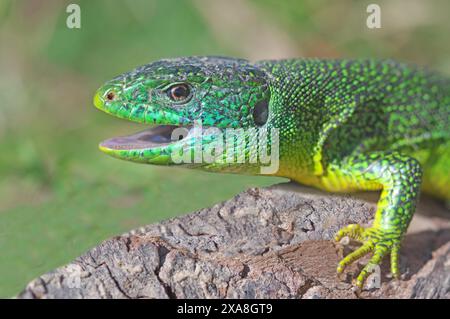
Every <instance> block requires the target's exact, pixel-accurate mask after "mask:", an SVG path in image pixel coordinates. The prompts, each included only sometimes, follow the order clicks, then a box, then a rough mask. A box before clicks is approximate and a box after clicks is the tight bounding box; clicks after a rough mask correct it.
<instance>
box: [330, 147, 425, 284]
mask: <svg viewBox="0 0 450 319" xmlns="http://www.w3.org/2000/svg"><path fill="white" fill-rule="evenodd" d="M329 173H330V175H334V176H340V178H341V180H342V181H343V183H344V184H345V183H347V186H348V187H350V188H352V189H356V190H375V189H381V190H382V191H381V196H380V199H379V201H378V203H377V210H376V213H375V219H374V222H373V225H372V226H371V227H368V228H364V227H362V226H360V225H357V224H353V225H348V226H346V227H344V228H342V229H341V230H339V231H338V233H337V234H336V237H335V239H336V240H337V241H339V240H340V239H341V238H342V237H344V236H348V237H350V238H352V239H355V240H357V241H359V242H361V243H362V246H361V247H359V248H358V249H356V250H355V251H353V252H352V253H350V254H349V255H347V256H346V257H345V258H344V259H342V260H341V261H340V262H339V265H338V267H337V271H338V273H341V272H342V271H343V270H344V268H345V267H346V266H347V265H349V264H351V263H353V262H354V261H356V260H358V259H360V258H361V257H363V256H364V255H366V254H368V253H369V252H373V255H372V257H371V259H370V260H369V262H368V263H367V265H366V266H365V267H364V268H363V269H362V271H361V272H360V274H359V276H358V277H357V279H356V285H357V286H358V287H359V288H362V286H363V284H364V281H365V279H366V278H367V277H368V276H369V274H370V273H371V272H372V271H373V267H374V266H376V265H379V264H380V263H381V261H382V259H383V257H384V256H385V255H387V254H390V256H391V272H392V275H393V276H394V277H398V275H399V269H398V254H399V248H400V242H401V240H402V237H403V235H404V233H405V232H406V230H407V228H408V225H409V222H410V221H411V218H412V216H413V214H414V211H415V208H416V203H417V200H418V197H419V192H420V185H421V178H422V169H421V166H420V164H419V162H418V161H417V160H416V159H414V158H412V157H409V156H405V155H402V154H399V153H395V152H394V153H383V152H375V153H371V154H360V155H356V156H351V157H348V158H345V159H344V160H343V161H341V163H339V164H336V163H333V164H331V165H330V166H329ZM324 178H326V177H324Z"/></svg>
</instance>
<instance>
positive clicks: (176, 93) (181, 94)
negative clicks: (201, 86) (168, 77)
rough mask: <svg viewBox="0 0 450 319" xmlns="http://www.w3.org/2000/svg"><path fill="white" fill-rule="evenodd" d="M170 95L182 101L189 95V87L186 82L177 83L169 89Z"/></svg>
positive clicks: (175, 99)
mask: <svg viewBox="0 0 450 319" xmlns="http://www.w3.org/2000/svg"><path fill="white" fill-rule="evenodd" d="M168 93H169V94H168V95H169V97H170V98H171V99H172V100H174V101H181V100H184V99H186V98H187V97H188V96H189V93H190V92H189V87H188V86H187V85H186V84H177V85H175V86H172V87H171V88H170V89H169V91H168Z"/></svg>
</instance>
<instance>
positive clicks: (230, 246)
mask: <svg viewBox="0 0 450 319" xmlns="http://www.w3.org/2000/svg"><path fill="white" fill-rule="evenodd" d="M377 198H378V194H376V193H370V194H367V193H365V194H360V195H352V196H350V195H336V194H330V193H323V192H320V191H316V190H312V189H309V188H305V187H301V186H298V185H295V184H292V183H287V184H279V185H275V186H272V187H268V188H252V189H249V190H247V191H245V192H243V193H241V194H238V195H237V196H235V197H234V198H232V199H230V200H228V201H225V202H223V203H220V204H217V205H215V206H213V207H211V208H206V209H202V210H199V211H197V212H194V213H191V214H188V215H184V216H181V217H177V218H173V219H170V220H166V221H163V222H161V223H157V224H152V225H149V226H145V227H142V228H140V229H137V230H133V231H131V232H129V233H126V234H124V235H121V236H117V237H114V238H111V239H109V240H106V241H105V242H103V243H101V244H100V245H99V246H97V247H94V248H93V249H91V250H90V251H88V252H87V253H85V254H84V255H82V256H80V257H79V258H77V259H75V260H74V261H73V262H72V263H70V264H68V265H66V266H63V267H60V268H58V269H56V270H54V271H52V272H49V273H47V274H44V275H42V276H40V277H39V278H37V279H35V280H33V281H32V282H31V283H29V284H28V285H27V287H26V288H25V290H24V291H23V292H22V293H20V294H19V296H18V298H358V297H362V298H450V220H449V216H450V214H448V210H447V209H446V208H444V206H443V205H439V204H438V203H437V202H434V201H433V200H431V199H424V200H422V201H421V203H420V205H419V208H418V212H417V213H416V216H415V217H414V220H413V222H412V224H411V226H410V229H409V232H408V234H407V235H406V237H405V240H404V242H403V246H402V249H401V255H400V269H401V273H402V274H403V275H402V279H401V280H397V281H396V280H392V279H390V278H388V276H387V275H388V274H389V260H388V258H387V260H385V261H384V263H383V265H382V267H381V276H379V275H378V274H377V273H374V274H373V275H372V276H371V278H370V280H369V287H368V288H369V289H366V290H363V291H362V292H361V293H360V294H356V293H355V291H354V289H352V285H351V279H352V277H355V275H357V273H358V270H360V269H361V267H362V263H361V262H357V263H355V265H352V266H351V267H349V268H348V270H346V272H345V274H344V275H343V276H341V278H338V277H337V276H336V265H337V263H338V261H339V260H340V259H341V258H342V256H343V255H345V254H347V253H348V252H350V249H354V248H355V247H357V243H350V244H349V245H345V246H344V245H343V243H334V242H333V241H332V238H333V236H334V234H335V232H336V231H337V230H338V229H339V228H341V227H342V226H345V225H346V224H349V223H361V224H365V225H368V224H369V223H370V222H371V220H372V219H373V215H374V212H375V208H376V204H375V203H376V200H377ZM365 261H367V259H365ZM363 262H364V260H363ZM377 279H380V280H381V287H380V288H379V289H378V288H376V287H377Z"/></svg>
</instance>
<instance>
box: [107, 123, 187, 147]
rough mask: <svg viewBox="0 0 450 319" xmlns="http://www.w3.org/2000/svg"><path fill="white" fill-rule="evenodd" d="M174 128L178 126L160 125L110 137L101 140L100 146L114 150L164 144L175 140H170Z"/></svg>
mask: <svg viewBox="0 0 450 319" xmlns="http://www.w3.org/2000/svg"><path fill="white" fill-rule="evenodd" d="M175 128H178V126H173V125H160V126H157V127H153V128H149V129H146V130H144V131H142V132H139V133H136V134H132V135H128V136H120V137H113V138H110V139H108V140H106V141H103V142H102V143H101V144H100V146H101V147H103V148H108V149H114V150H131V149H148V148H153V147H161V146H166V145H169V144H170V143H172V142H175V141H176V140H172V132H173V130H174V129H175ZM187 132H188V130H187V129H186V134H185V136H186V135H187ZM185 136H179V137H178V138H179V139H181V138H184V137H185Z"/></svg>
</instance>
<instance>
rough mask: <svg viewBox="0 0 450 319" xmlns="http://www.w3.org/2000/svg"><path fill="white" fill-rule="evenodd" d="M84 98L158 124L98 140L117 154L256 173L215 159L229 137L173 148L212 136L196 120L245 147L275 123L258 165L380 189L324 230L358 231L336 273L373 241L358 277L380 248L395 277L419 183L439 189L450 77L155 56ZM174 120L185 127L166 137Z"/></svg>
mask: <svg viewBox="0 0 450 319" xmlns="http://www.w3.org/2000/svg"><path fill="white" fill-rule="evenodd" d="M94 104H95V106H96V107H97V108H99V109H100V110H103V111H105V112H107V113H109V114H112V115H114V116H116V117H119V118H124V119H127V120H130V121H135V122H139V123H146V124H162V125H160V126H157V127H152V128H150V129H147V130H146V131H144V132H141V133H138V134H135V135H131V136H127V137H119V138H112V139H109V140H107V141H104V142H103V143H101V144H100V149H101V150H102V151H104V152H105V153H107V154H109V155H112V156H114V157H117V158H120V159H125V160H130V161H134V162H140V163H150V164H157V165H184V166H187V167H190V168H198V169H203V170H207V171H215V172H232V173H240V174H264V173H261V170H259V169H258V167H259V166H258V165H257V164H255V163H250V162H248V161H247V162H245V161H244V162H242V161H241V162H238V161H234V162H232V163H230V162H226V161H224V156H228V155H231V156H232V157H233V156H234V155H237V154H235V153H236V149H237V148H236V144H237V142H236V143H231V144H226V147H225V149H223V150H222V153H220V152H218V151H217V152H215V151H214V152H211V153H210V154H212V156H213V160H212V161H209V162H202V161H194V162H191V163H188V162H184V163H180V162H179V161H175V160H174V157H173V155H174V154H181V153H183V154H186V153H187V154H191V155H192V154H193V153H194V151H195V147H196V146H195V145H198V143H200V149H201V150H205V149H206V148H207V147H208V145H210V144H211V143H212V142H213V141H218V140H219V139H220V138H221V135H219V133H218V132H217V131H214V130H208V131H207V132H208V133H207V134H203V135H198V134H193V133H192V126H193V125H194V124H195V123H196V122H201V124H202V127H203V129H204V130H205V129H207V128H212V127H215V128H218V129H227V128H234V129H242V130H240V131H238V132H240V133H239V134H240V135H241V137H242V138H243V139H242V140H241V142H240V143H239V144H240V146H242V149H243V150H244V154H245V156H246V157H245V158H248V157H249V155H251V154H252V152H254V150H255V145H254V144H255V139H253V137H255V134H256V136H258V138H257V139H256V142H257V143H259V142H261V139H260V138H259V137H260V136H262V135H260V134H261V133H268V132H270V131H271V130H274V129H276V130H277V132H278V141H279V144H278V145H277V146H278V154H279V155H278V159H279V163H278V170H276V171H275V172H271V173H269V174H272V175H276V176H283V177H287V178H290V179H291V180H294V181H297V182H299V183H302V184H306V185H311V186H314V187H318V188H321V189H324V190H327V191H332V192H350V191H360V190H364V191H366V190H381V195H380V199H379V201H378V204H377V210H376V213H375V219H374V221H373V224H372V226H371V227H367V228H365V227H362V226H360V225H357V224H352V225H348V226H346V227H344V228H342V229H341V230H340V231H339V232H338V233H337V234H336V238H335V239H336V240H340V239H341V238H342V237H344V236H348V237H350V238H352V239H355V240H357V241H360V242H361V243H362V245H361V246H360V247H359V248H358V249H356V250H355V251H354V252H352V253H350V254H349V255H347V256H346V257H345V258H343V259H342V261H340V263H339V265H338V268H337V271H338V272H339V273H340V272H342V271H343V270H344V268H345V267H346V266H347V265H349V264H351V263H352V262H354V261H355V260H357V259H359V258H361V257H362V256H364V255H366V254H368V253H372V257H371V259H370V260H369V262H368V263H367V265H366V266H365V267H364V268H363V269H362V270H361V272H360V274H359V276H358V277H357V279H356V285H357V286H358V287H362V286H363V284H364V281H365V279H366V278H367V276H368V275H369V274H370V272H371V270H372V267H374V266H375V265H378V264H379V263H380V262H381V260H382V258H383V257H384V256H386V255H390V258H391V272H392V274H393V276H395V277H398V275H399V269H398V255H399V248H400V243H401V240H402V237H403V235H404V234H405V232H406V230H407V228H408V225H409V222H410V221H411V218H412V216H413V213H414V211H415V207H416V203H417V201H418V197H419V193H420V191H421V190H423V191H424V192H427V193H430V194H432V195H434V196H437V197H439V198H442V199H445V200H448V199H449V198H450V191H449V187H450V147H449V146H450V144H449V143H450V142H449V141H450V139H449V137H450V128H449V124H450V119H449V116H450V80H449V79H448V78H445V77H443V76H441V75H439V74H437V73H433V72H431V71H427V70H425V69H422V68H419V67H415V66H411V65H405V64H401V63H397V62H394V61H391V60H383V61H376V60H319V59H293V60H274V61H259V62H256V63H250V62H248V61H246V60H241V59H232V58H222V57H188V58H176V59H165V60H160V61H156V62H153V63H150V64H148V65H144V66H142V67H139V68H137V69H135V70H133V71H131V72H129V73H125V74H123V75H120V76H118V77H116V78H115V79H113V80H111V81H109V82H107V83H106V84H105V85H104V86H102V87H101V88H100V89H99V90H98V91H97V93H96V95H95V98H94ZM183 127H184V128H186V133H185V134H181V135H180V136H178V137H177V138H175V139H173V138H172V137H173V133H174V132H175V131H176V129H179V128H183ZM177 135H178V133H177ZM270 136H272V135H270ZM272 139H273V138H272V137H271V138H268V139H266V141H269V143H268V145H269V146H268V148H269V149H270V151H274V150H275V149H274V148H273V146H272V145H271V143H270V141H272ZM260 144H261V143H260ZM261 147H262V146H261V145H258V146H257V148H256V149H258V148H261ZM224 154H225V155H224ZM191 158H192V157H191ZM233 158H234V157H233Z"/></svg>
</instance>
